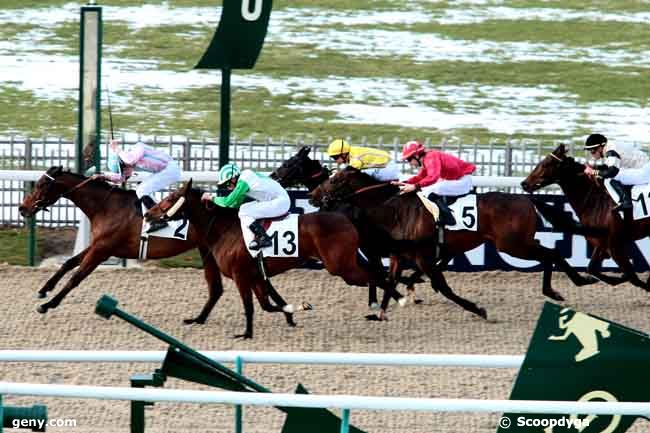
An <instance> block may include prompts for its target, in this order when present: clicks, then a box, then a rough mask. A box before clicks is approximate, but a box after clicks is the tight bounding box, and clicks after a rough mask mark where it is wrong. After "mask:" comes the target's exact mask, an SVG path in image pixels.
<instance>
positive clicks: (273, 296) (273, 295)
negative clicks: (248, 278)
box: [264, 280, 296, 327]
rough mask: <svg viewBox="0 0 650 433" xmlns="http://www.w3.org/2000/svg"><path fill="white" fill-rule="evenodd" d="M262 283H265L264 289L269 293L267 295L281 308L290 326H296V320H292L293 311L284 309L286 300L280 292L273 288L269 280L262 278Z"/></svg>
mask: <svg viewBox="0 0 650 433" xmlns="http://www.w3.org/2000/svg"><path fill="white" fill-rule="evenodd" d="M264 283H265V284H266V291H267V292H268V293H269V296H270V297H271V299H272V300H273V302H275V304H276V305H277V306H279V307H281V308H282V311H283V312H284V317H285V318H286V319H287V324H288V325H289V326H291V327H294V326H296V322H294V321H293V312H287V311H285V308H284V307H285V306H286V305H287V303H286V301H285V300H284V299H283V298H282V296H280V294H279V293H278V292H277V290H275V287H273V284H271V280H264Z"/></svg>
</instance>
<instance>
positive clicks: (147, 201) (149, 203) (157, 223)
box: [140, 195, 169, 233]
mask: <svg viewBox="0 0 650 433" xmlns="http://www.w3.org/2000/svg"><path fill="white" fill-rule="evenodd" d="M140 202H141V203H142V204H143V205H144V207H146V208H147V209H151V208H152V207H154V206H155V205H156V202H155V201H153V199H152V198H151V197H149V196H148V195H143V196H142V197H140ZM168 225H169V224H167V221H165V220H154V221H151V222H150V223H149V228H148V229H147V233H151V232H155V231H158V230H160V229H164V228H165V227H167V226H168Z"/></svg>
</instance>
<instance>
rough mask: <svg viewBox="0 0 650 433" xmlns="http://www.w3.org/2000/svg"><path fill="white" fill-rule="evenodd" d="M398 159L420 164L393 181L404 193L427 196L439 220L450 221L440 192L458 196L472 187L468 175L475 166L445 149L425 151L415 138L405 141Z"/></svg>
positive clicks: (449, 213)
mask: <svg viewBox="0 0 650 433" xmlns="http://www.w3.org/2000/svg"><path fill="white" fill-rule="evenodd" d="M402 160H404V161H407V162H408V163H409V164H410V165H411V167H413V168H420V171H419V173H418V174H416V175H415V176H413V177H411V178H410V179H407V180H406V181H404V182H394V183H395V184H397V185H400V189H401V192H400V194H404V193H407V192H411V191H418V190H421V191H422V192H423V193H424V194H425V195H426V196H427V198H428V199H429V200H431V201H433V202H434V203H436V204H437V205H438V208H439V209H440V221H439V222H440V224H442V225H445V224H454V218H453V215H452V213H451V211H450V209H449V207H447V204H446V203H445V202H444V200H443V199H442V196H449V195H451V196H459V195H464V194H467V193H469V192H470V190H471V189H472V186H473V185H472V176H471V174H472V173H474V171H475V170H476V166H475V165H474V164H471V163H469V162H465V161H463V160H462V159H459V158H456V157H455V156H453V155H450V154H448V153H444V152H439V151H437V150H429V151H426V150H425V149H424V145H423V144H422V143H420V142H418V141H409V142H408V143H406V144H405V145H404V149H403V150H402Z"/></svg>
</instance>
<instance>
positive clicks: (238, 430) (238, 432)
mask: <svg viewBox="0 0 650 433" xmlns="http://www.w3.org/2000/svg"><path fill="white" fill-rule="evenodd" d="M235 372H236V373H237V374H244V361H242V359H241V356H237V357H236V358H235ZM242 419H243V408H242V405H241V404H238V405H235V433H242Z"/></svg>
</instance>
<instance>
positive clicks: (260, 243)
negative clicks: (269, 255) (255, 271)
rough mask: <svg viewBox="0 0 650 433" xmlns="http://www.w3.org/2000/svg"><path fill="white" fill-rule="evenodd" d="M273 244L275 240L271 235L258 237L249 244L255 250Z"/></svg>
mask: <svg viewBox="0 0 650 433" xmlns="http://www.w3.org/2000/svg"><path fill="white" fill-rule="evenodd" d="M271 245H273V241H272V240H271V238H270V237H268V236H265V237H264V238H262V239H257V238H255V239H253V240H252V241H251V242H250V243H249V244H248V248H249V249H251V250H253V251H257V250H261V249H264V248H268V247H270V246H271Z"/></svg>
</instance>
